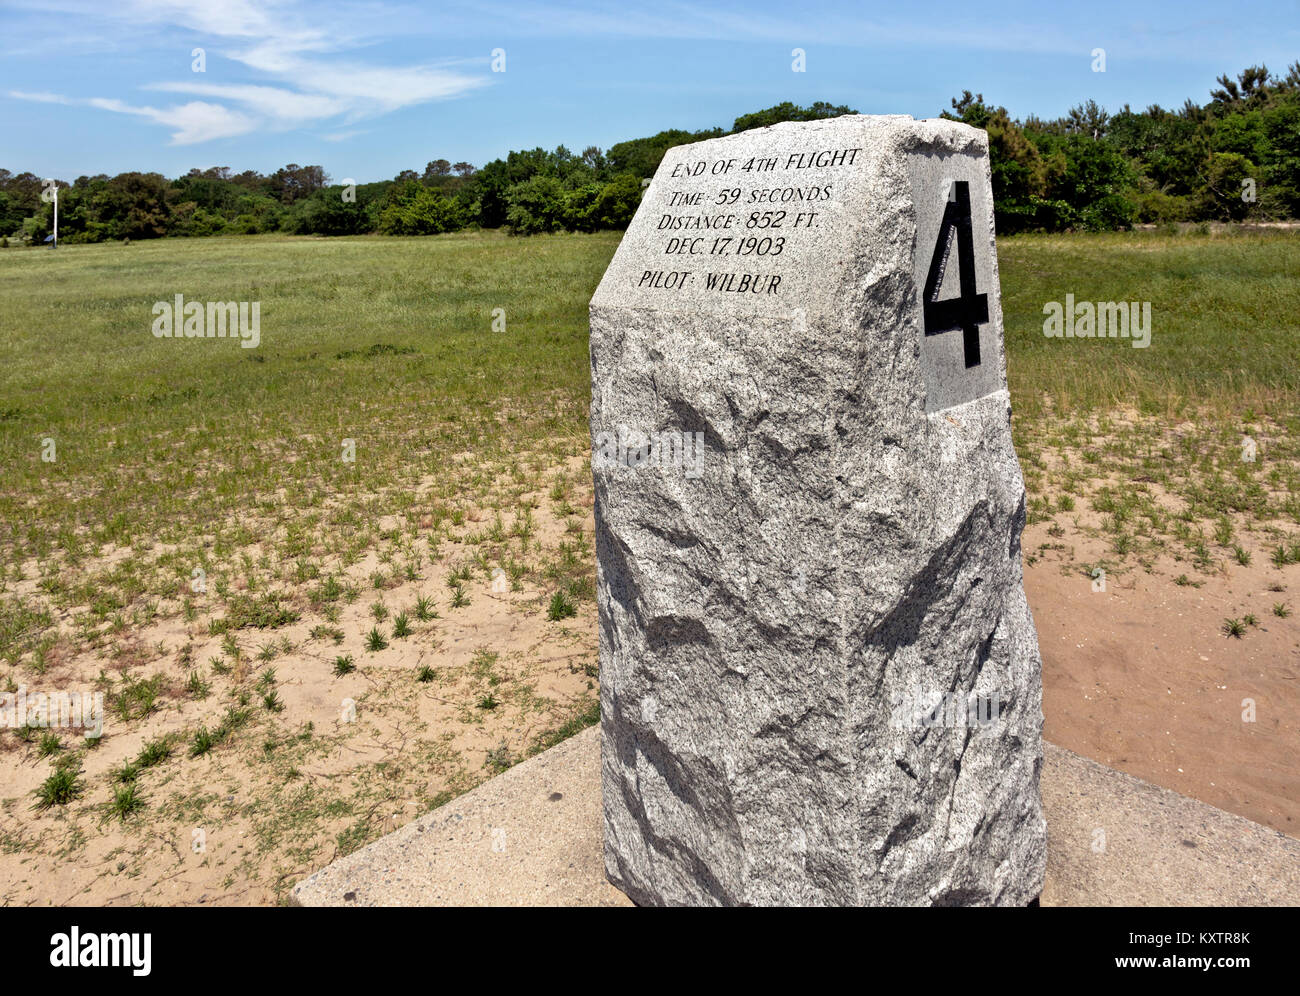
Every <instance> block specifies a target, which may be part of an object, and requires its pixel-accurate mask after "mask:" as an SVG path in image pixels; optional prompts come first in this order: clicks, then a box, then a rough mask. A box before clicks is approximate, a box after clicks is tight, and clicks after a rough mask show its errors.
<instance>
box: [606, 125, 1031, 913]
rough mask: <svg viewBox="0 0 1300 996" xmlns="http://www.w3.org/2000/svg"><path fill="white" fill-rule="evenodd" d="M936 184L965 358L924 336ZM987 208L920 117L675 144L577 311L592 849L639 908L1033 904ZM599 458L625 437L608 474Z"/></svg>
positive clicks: (1005, 433) (976, 180)
mask: <svg viewBox="0 0 1300 996" xmlns="http://www.w3.org/2000/svg"><path fill="white" fill-rule="evenodd" d="M769 166H770V168H768V167H769ZM746 167H749V168H748V169H746ZM954 181H959V184H960V190H961V192H962V193H963V195H967V194H968V197H969V202H970V206H971V218H972V225H971V231H972V235H971V236H970V241H968V242H967V243H966V248H965V250H964V251H963V247H962V245H961V244H960V242H959V239H958V238H957V237H955V236H954V238H953V239H952V240H950V241H948V242H947V243H946V245H947V247H948V248H947V250H946V254H945V255H943V260H942V265H940V266H938V268H937V269H938V272H939V273H941V274H942V276H941V277H940V278H939V280H938V283H937V285H936V287H935V293H934V294H933V295H932V299H937V300H940V301H944V300H949V299H951V298H953V297H956V296H957V294H958V284H959V281H960V276H961V274H960V271H961V269H962V266H961V265H960V264H961V263H962V260H963V259H969V260H970V271H969V272H970V274H971V275H972V276H973V278H974V282H975V285H976V286H975V287H974V288H967V290H968V291H978V292H979V293H980V294H982V295H984V301H983V305H982V306H983V307H985V308H986V309H987V321H985V322H982V323H980V325H979V327H978V336H977V341H976V343H975V344H974V345H975V346H976V347H977V348H976V349H975V352H976V353H977V354H978V356H979V363H978V364H976V365H974V366H971V367H967V366H966V365H965V363H966V362H967V361H968V357H969V354H968V353H966V352H965V349H969V348H971V347H965V343H964V341H963V332H962V330H960V329H955V330H953V331H951V332H944V333H942V334H938V335H923V334H922V303H921V293H922V289H923V288H924V286H925V282H926V279H927V276H928V274H929V273H930V272H931V266H932V259H933V258H934V256H935V252H934V250H935V247H936V245H938V246H941V247H942V246H943V245H944V244H945V242H944V236H945V233H946V232H948V231H949V229H948V228H946V227H944V226H941V221H942V219H943V216H944V212H945V210H946V208H947V204H948V202H949V200H950V199H955V198H956V197H957V192H958V189H959V187H958V185H955V184H954ZM733 201H734V203H733ZM990 205H991V193H990V185H989V167H988V152H987V137H986V135H985V133H984V132H982V131H978V130H976V129H972V128H969V127H967V126H965V125H961V124H957V123H954V122H949V121H913V120H912V119H911V118H908V117H904V116H889V117H863V116H849V117H843V118H837V119H834V120H830V121H819V122H810V123H803V124H782V125H776V126H774V127H772V128H765V129H760V130H756V131H751V132H745V133H743V134H740V135H736V136H729V137H726V138H721V139H715V140H711V141H708V142H702V143H698V144H695V145H689V146H683V147H680V148H677V149H672V150H670V151H669V152H668V154H667V155H666V156H665V157H664V160H663V163H662V165H661V166H660V168H659V171H658V173H657V175H656V176H655V178H654V180H653V182H652V183H651V185H650V187H649V188H648V190H647V192H646V195H645V200H644V201H643V203H642V205H641V208H640V210H639V211H638V213H637V216H636V219H635V220H634V221H633V223H632V226H631V227H630V228H629V230H628V233H627V235H626V236H625V237H624V239H623V241H622V244H621V246H620V248H619V250H618V252H617V254H616V255H615V257H614V259H613V261H612V262H611V263H610V265H609V268H608V270H607V272H606V273H605V276H604V278H603V279H602V281H601V283H600V286H599V288H598V289H597V291H596V294H595V296H594V297H593V298H592V302H591V363H592V406H591V427H592V434H593V445H594V452H593V471H594V476H595V494H596V546H597V557H598V563H599V569H598V585H597V589H598V601H599V607H600V658H601V707H602V714H603V722H602V730H603V737H604V750H603V755H604V776H603V777H604V813H605V827H606V830H605V857H606V868H607V871H608V874H609V877H610V880H611V881H612V882H614V884H616V885H618V886H619V888H621V889H623V890H624V891H625V892H627V894H628V895H630V896H631V897H632V898H633V899H635V900H636V901H637V902H638V903H644V904H656V903H664V904H678V903H706V904H758V905H761V904H768V903H832V904H859V903H868V904H899V905H906V904H922V905H931V904H946V903H952V904H1007V905H1022V904H1024V903H1026V902H1028V901H1030V900H1031V899H1032V898H1034V897H1035V896H1037V895H1038V894H1039V892H1040V891H1041V889H1042V882H1043V869H1044V864H1045V861H1046V856H1045V851H1046V830H1045V826H1044V822H1043V817H1042V810H1041V805H1040V801H1039V792H1038V772H1039V766H1040V764H1041V757H1042V750H1041V745H1040V743H1041V728H1042V713H1041V684H1040V667H1041V664H1040V660H1039V656H1038V646H1037V638H1036V635H1035V632H1034V627H1033V621H1032V619H1031V617H1030V613H1029V608H1028V605H1027V603H1026V601H1025V596H1024V590H1023V583H1022V573H1021V563H1020V533H1021V529H1022V527H1023V525H1024V515H1025V511H1024V507H1025V506H1024V501H1025V492H1024V484H1023V480H1022V478H1021V474H1020V468H1019V465H1018V463H1017V461H1016V455H1015V452H1014V450H1013V449H1012V445H1011V432H1010V407H1009V398H1008V395H1007V392H1006V375H1005V360H1004V356H1003V349H1002V313H1001V302H1000V296H999V291H998V283H997V269H996V258H997V257H996V250H995V247H994V241H993V230H992V212H991V210H990ZM764 212H770V214H767V215H765V214H764ZM781 212H784V214H782V213H781ZM728 238H730V239H732V240H733V241H731V242H727V241H724V240H726V239H728ZM749 239H756V240H757V241H756V242H753V243H751V242H749V241H748V240H749ZM765 239H770V240H771V241H770V242H765V241H763V240H765ZM782 239H783V240H784V241H781V242H780V243H779V252H778V251H777V250H778V240H782ZM735 240H739V241H735ZM737 248H739V249H740V250H742V251H741V252H739V253H738V252H737V251H736V250H737ZM744 250H748V251H744ZM764 250H766V251H764ZM727 274H734V275H733V276H731V277H728V276H727ZM755 289H757V291H758V292H757V293H755ZM973 331H974V330H973ZM964 347H965V349H964ZM634 433H644V434H646V436H647V437H648V438H650V439H653V440H656V441H658V443H659V448H657V449H656V448H655V447H654V446H653V445H652V446H651V447H650V448H649V449H646V448H643V447H641V445H640V444H641V442H642V440H638V439H637V437H636V436H635V435H633V434H634ZM677 434H683V436H682V438H683V440H684V441H686V443H687V445H686V450H687V452H688V453H689V452H691V441H693V440H698V442H699V449H698V451H697V455H698V462H695V463H692V465H691V468H692V469H693V470H694V471H695V473H694V474H691V473H686V472H685V469H686V468H685V466H684V465H683V464H682V463H681V462H680V461H676V460H674V459H671V458H670V457H671V456H672V450H670V449H669V444H670V443H672V442H673V441H674V440H675V439H677V438H678V436H677ZM697 434H698V435H697ZM611 439H615V440H620V441H621V440H624V439H629V440H632V442H630V443H628V444H626V445H622V444H620V445H618V446H615V447H613V448H612V450H613V452H612V458H611V452H610V451H611V446H610V440H611ZM629 450H630V451H631V455H629ZM917 691H919V692H921V693H922V694H933V695H938V694H941V693H948V694H950V695H952V696H953V697H955V698H957V699H959V700H961V701H965V700H966V699H967V697H968V696H972V695H973V696H977V697H979V698H982V699H985V700H992V701H996V702H998V704H999V706H1000V711H999V716H998V720H997V721H996V722H995V723H993V724H992V725H990V726H988V727H987V728H982V727H972V726H971V725H969V724H959V725H951V726H930V727H925V726H921V725H920V724H916V723H912V724H910V725H904V726H900V725H899V724H897V723H896V722H895V719H896V713H897V710H898V704H899V703H900V702H901V701H902V700H903V699H904V698H905V697H906V696H909V695H911V694H912V693H914V692H917Z"/></svg>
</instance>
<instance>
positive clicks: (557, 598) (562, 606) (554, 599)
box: [546, 591, 578, 622]
mask: <svg viewBox="0 0 1300 996" xmlns="http://www.w3.org/2000/svg"><path fill="white" fill-rule="evenodd" d="M577 614H578V607H577V606H576V605H574V604H573V601H572V599H570V598H569V596H568V595H566V594H565V593H564V592H562V591H557V592H556V593H555V594H554V595H552V596H551V604H550V605H549V606H547V609H546V618H547V619H549V620H551V622H558V621H559V620H561V619H569V618H571V617H572V616H576V615H577Z"/></svg>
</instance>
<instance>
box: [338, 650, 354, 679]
mask: <svg viewBox="0 0 1300 996" xmlns="http://www.w3.org/2000/svg"><path fill="white" fill-rule="evenodd" d="M356 669H357V665H356V662H355V661H354V660H353V659H352V655H351V654H341V655H340V656H338V657H335V658H334V677H336V678H342V677H343V676H344V675H345V674H351V673H352V672H353V671H355V670H356Z"/></svg>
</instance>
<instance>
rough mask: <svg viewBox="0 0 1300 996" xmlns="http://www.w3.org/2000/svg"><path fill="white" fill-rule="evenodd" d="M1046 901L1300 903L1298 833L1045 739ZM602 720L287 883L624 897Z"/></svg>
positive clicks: (486, 899)
mask: <svg viewBox="0 0 1300 996" xmlns="http://www.w3.org/2000/svg"><path fill="white" fill-rule="evenodd" d="M1043 749H1044V763H1043V773H1042V793H1043V808H1044V810H1045V811H1046V814H1047V828H1048V851H1047V854H1048V858H1047V884H1046V886H1045V888H1044V890H1043V895H1042V900H1041V902H1042V905H1044V906H1281V905H1284V906H1295V905H1300V840H1296V839H1295V838H1292V837H1288V836H1286V835H1285V834H1281V833H1278V832H1277V831H1276V830H1271V829H1269V828H1268V827H1263V826H1260V825H1259V824H1257V823H1252V822H1250V821H1249V820H1245V819H1242V818H1241V817H1240V816H1234V815H1233V814H1231V813H1225V812H1224V811H1223V810H1220V809H1215V808H1214V807H1212V806H1207V805H1206V804H1205V803H1202V802H1197V801H1196V800H1194V799H1188V798H1186V797H1185V796H1181V795H1178V794H1177V793H1175V792H1170V791H1168V790H1167V789H1162V788H1159V787H1158V786H1155V785H1151V784H1149V783H1147V782H1143V781H1140V780H1138V779H1136V778H1132V777H1130V776H1129V775H1125V774H1122V773H1121V772H1118V771H1115V770H1114V769H1112V768H1107V767H1105V766H1104V765H1100V764H1097V763H1096V762H1095V761H1090V760H1088V759H1087V758H1083V757H1080V756H1079V755H1077V754H1072V753H1071V752H1069V751H1067V750H1062V749H1061V748H1060V747H1056V746H1053V745H1052V744H1044V745H1043ZM602 834H603V825H602V817H601V805H600V731H599V728H597V727H592V728H591V729H588V730H585V731H583V732H582V733H580V734H578V735H577V736H576V737H573V738H571V739H569V740H566V741H565V742H564V743H561V744H559V745H558V746H556V747H553V748H551V749H550V750H548V751H545V752H544V753H542V754H539V755H537V756H536V757H534V758H531V759H529V760H528V761H525V762H524V763H523V764H519V765H517V766H515V767H514V768H511V769H510V770H509V771H507V772H505V773H504V774H501V775H499V776H497V777H496V778H493V779H491V780H490V781H488V782H485V783H484V784H482V785H480V786H479V787H478V788H476V789H474V790H473V791H472V792H468V793H466V794H465V795H463V796H461V797H460V798H459V799H455V800H453V801H452V802H449V803H447V804H446V805H445V806H441V807H439V808H438V809H435V810H433V811H432V812H430V813H427V814H425V815H424V816H422V817H420V818H419V819H417V820H415V821H414V822H413V823H409V824H407V825H406V826H404V827H402V828H401V829H400V830H397V831H395V832H393V833H391V834H388V835H387V836H385V837H382V838H380V839H379V840H377V841H375V842H374V843H373V844H370V845H369V846H368V847H364V848H362V849H361V850H359V851H356V852H354V853H353V854H350V855H348V856H347V857H345V858H341V859H339V860H338V861H335V862H334V863H333V864H330V865H328V866H326V867H325V868H322V869H321V870H320V871H318V872H316V873H315V874H314V875H311V876H309V877H308V878H305V879H303V881H301V882H300V883H298V885H297V886H296V887H295V888H294V890H293V893H292V898H293V901H294V902H295V903H296V904H298V905H301V906H488V905H499V906H630V905H631V903H630V901H629V900H628V898H627V897H626V896H624V895H623V894H622V893H621V892H619V891H618V890H617V889H615V888H614V887H613V886H611V885H610V884H609V883H608V882H606V881H605V863H604V856H603V850H602Z"/></svg>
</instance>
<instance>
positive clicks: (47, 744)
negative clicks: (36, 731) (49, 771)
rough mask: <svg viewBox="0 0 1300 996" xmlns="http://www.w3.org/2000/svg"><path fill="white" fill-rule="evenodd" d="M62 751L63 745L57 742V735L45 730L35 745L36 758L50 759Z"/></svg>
mask: <svg viewBox="0 0 1300 996" xmlns="http://www.w3.org/2000/svg"><path fill="white" fill-rule="evenodd" d="M61 750H63V743H62V742H61V741H60V740H59V735H58V734H57V733H55V732H54V731H53V730H46V731H45V732H44V733H42V734H41V739H40V741H39V742H38V743H37V745H36V756H37V757H50V756H52V755H54V754H57V753H58V752H59V751H61Z"/></svg>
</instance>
